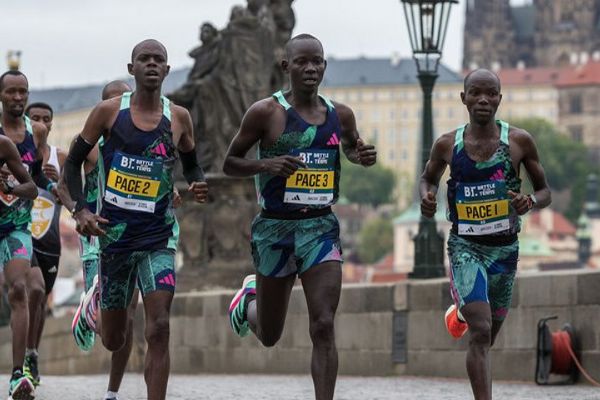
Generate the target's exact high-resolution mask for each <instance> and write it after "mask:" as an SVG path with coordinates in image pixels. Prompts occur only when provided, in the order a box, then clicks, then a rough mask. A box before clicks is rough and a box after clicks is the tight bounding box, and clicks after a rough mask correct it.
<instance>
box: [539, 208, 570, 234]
mask: <svg viewBox="0 0 600 400" xmlns="http://www.w3.org/2000/svg"><path fill="white" fill-rule="evenodd" d="M548 211H549V212H551V213H552V221H551V224H552V226H545V227H542V228H546V229H551V232H550V233H552V234H558V235H575V232H576V231H577V229H576V228H575V225H573V224H572V223H571V222H569V220H568V219H567V218H565V216H564V215H562V214H561V213H559V212H556V211H554V210H548ZM529 221H530V223H531V224H532V225H534V226H537V227H541V225H542V219H541V212H540V211H534V212H532V213H531V215H530V217H529Z"/></svg>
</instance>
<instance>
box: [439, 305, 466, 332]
mask: <svg viewBox="0 0 600 400" xmlns="http://www.w3.org/2000/svg"><path fill="white" fill-rule="evenodd" d="M454 310H456V304H452V305H451V306H450V307H448V309H447V310H446V314H445V315H444V325H445V326H446V332H448V334H449V335H450V336H452V337H453V338H454V339H460V338H461V337H463V336H464V335H465V333H467V330H468V329H469V328H468V327H467V329H465V331H464V332H463V333H462V335H460V336H454V335H453V334H451V333H450V328H449V327H448V315H450V314H452V312H453V311H454ZM456 313H457V314H458V313H459V311H458V310H457V311H456ZM457 317H458V316H457Z"/></svg>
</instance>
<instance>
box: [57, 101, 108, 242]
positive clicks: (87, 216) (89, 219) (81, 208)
mask: <svg viewBox="0 0 600 400" xmlns="http://www.w3.org/2000/svg"><path fill="white" fill-rule="evenodd" d="M119 104H120V98H114V99H109V100H105V101H103V102H101V103H100V104H98V105H97V106H96V107H94V109H93V110H92V112H91V113H90V115H89V116H88V118H87V120H86V122H85V125H84V127H83V131H82V132H81V134H80V135H79V136H78V137H77V138H76V139H75V143H74V144H73V145H72V146H71V149H70V150H69V154H68V156H67V161H66V162H65V183H66V186H67V189H68V190H69V195H70V196H71V199H72V200H73V201H74V202H75V207H74V208H73V209H71V212H72V214H73V216H74V217H75V219H76V220H77V231H78V232H79V233H80V234H84V235H103V234H104V233H105V231H104V230H102V229H100V228H99V227H98V225H97V224H98V222H100V223H106V222H108V221H106V220H105V219H103V218H101V217H99V216H98V215H95V214H92V213H91V212H90V211H89V210H88V209H87V208H86V201H85V196H84V195H83V187H82V184H81V165H82V164H83V162H84V161H85V159H86V158H87V156H88V154H89V152H90V151H91V150H92V149H93V148H94V145H95V144H96V143H97V142H98V140H99V139H100V136H102V133H103V132H105V131H108V130H109V129H110V125H111V124H112V122H113V121H114V119H115V116H116V114H117V112H118V110H119Z"/></svg>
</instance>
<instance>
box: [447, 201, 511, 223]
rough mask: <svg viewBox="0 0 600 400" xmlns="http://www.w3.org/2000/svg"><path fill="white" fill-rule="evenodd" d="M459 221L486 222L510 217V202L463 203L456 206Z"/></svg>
mask: <svg viewBox="0 0 600 400" xmlns="http://www.w3.org/2000/svg"><path fill="white" fill-rule="evenodd" d="M456 211H457V212H458V219H459V220H461V221H485V220H488V219H492V218H498V217H506V216H508V200H498V201H490V202H484V203H463V204H457V205H456Z"/></svg>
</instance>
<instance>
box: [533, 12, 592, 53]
mask: <svg viewBox="0 0 600 400" xmlns="http://www.w3.org/2000/svg"><path fill="white" fill-rule="evenodd" d="M534 4H535V8H536V16H535V26H536V32H535V38H534V42H535V43H534V45H535V59H536V61H537V63H538V64H539V65H568V64H569V63H570V62H571V61H576V62H578V63H583V62H585V60H586V58H590V57H591V56H592V55H593V53H594V51H597V50H600V25H599V24H600V1H598V0H535V1H534Z"/></svg>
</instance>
